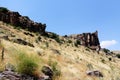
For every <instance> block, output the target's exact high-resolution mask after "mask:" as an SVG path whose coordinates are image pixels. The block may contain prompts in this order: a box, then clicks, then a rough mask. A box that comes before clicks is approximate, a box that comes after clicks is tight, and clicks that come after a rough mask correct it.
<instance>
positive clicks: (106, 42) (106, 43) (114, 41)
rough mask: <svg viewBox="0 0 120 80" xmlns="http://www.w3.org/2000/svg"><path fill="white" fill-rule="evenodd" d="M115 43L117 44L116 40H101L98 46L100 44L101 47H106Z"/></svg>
mask: <svg viewBox="0 0 120 80" xmlns="http://www.w3.org/2000/svg"><path fill="white" fill-rule="evenodd" d="M115 44H117V41H116V40H106V41H102V42H101V43H100V46H101V47H102V48H108V47H110V46H113V45H115Z"/></svg>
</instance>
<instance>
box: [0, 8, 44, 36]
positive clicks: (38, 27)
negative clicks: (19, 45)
mask: <svg viewBox="0 0 120 80" xmlns="http://www.w3.org/2000/svg"><path fill="white" fill-rule="evenodd" d="M0 21H3V22H5V23H9V24H11V25H13V26H16V27H18V26H19V27H21V28H22V29H26V30H28V31H31V32H38V33H40V34H45V29H46V25H45V24H42V23H37V22H34V21H32V20H30V19H29V17H27V16H21V15H20V14H19V13H18V12H13V11H9V10H7V9H6V8H4V7H0Z"/></svg>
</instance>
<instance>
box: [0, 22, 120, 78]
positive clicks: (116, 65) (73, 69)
mask: <svg viewBox="0 0 120 80" xmlns="http://www.w3.org/2000/svg"><path fill="white" fill-rule="evenodd" d="M1 24H2V23H0V25H1ZM5 26H6V25H4V24H2V29H4V30H5V31H6V34H8V33H10V32H11V33H12V34H14V35H15V36H16V37H20V38H23V39H26V40H27V41H28V42H30V43H32V44H34V45H35V47H29V46H24V45H20V44H16V43H12V42H10V41H6V40H2V45H4V48H5V59H4V61H3V62H0V70H3V68H4V65H5V64H7V63H11V64H14V65H16V62H17V61H18V59H17V56H18V53H20V52H25V53H26V55H28V56H32V57H34V58H35V59H36V61H37V62H38V66H39V69H38V71H36V74H38V73H41V72H40V69H41V66H43V65H49V61H50V59H51V60H52V61H53V62H57V65H58V66H59V67H60V70H61V76H58V77H57V78H55V79H54V80H120V77H119V75H120V59H118V58H113V57H112V60H111V61H109V57H108V56H106V55H104V53H103V52H100V54H98V53H97V52H95V51H92V50H89V51H88V50H86V48H85V47H83V46H79V47H75V46H74V45H72V43H70V45H69V46H68V43H64V44H62V45H60V44H58V43H57V42H56V41H55V40H52V39H50V38H45V37H42V36H41V41H39V42H38V43H35V40H36V39H37V37H38V36H37V35H35V34H34V33H32V34H33V35H35V36H34V37H31V36H28V35H24V34H23V32H24V30H21V31H16V30H15V29H13V28H10V27H7V28H6V27H5ZM72 42H74V41H73V40H72ZM1 49H2V47H1V44H0V51H1ZM53 49H54V50H58V51H59V52H60V54H56V53H55V52H54V51H53ZM39 54H40V55H39ZM110 57H111V56H110ZM103 60H104V61H103ZM88 70H99V71H100V72H102V74H103V76H104V77H103V78H97V77H93V76H92V77H91V76H87V75H86V71H88Z"/></svg>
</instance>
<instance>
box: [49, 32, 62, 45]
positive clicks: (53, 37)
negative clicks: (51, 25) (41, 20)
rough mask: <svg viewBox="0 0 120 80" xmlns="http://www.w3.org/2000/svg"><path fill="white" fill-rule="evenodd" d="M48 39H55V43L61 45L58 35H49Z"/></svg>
mask: <svg viewBox="0 0 120 80" xmlns="http://www.w3.org/2000/svg"><path fill="white" fill-rule="evenodd" d="M48 37H49V38H52V39H55V41H56V42H58V43H61V40H60V38H59V35H57V34H55V33H50V34H49V35H48Z"/></svg>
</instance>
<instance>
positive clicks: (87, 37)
mask: <svg viewBox="0 0 120 80" xmlns="http://www.w3.org/2000/svg"><path fill="white" fill-rule="evenodd" d="M70 37H72V38H74V39H76V40H79V41H80V44H81V45H83V46H86V47H89V48H91V49H93V50H97V49H100V42H99V38H98V31H96V32H94V33H83V34H77V35H74V36H70Z"/></svg>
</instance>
